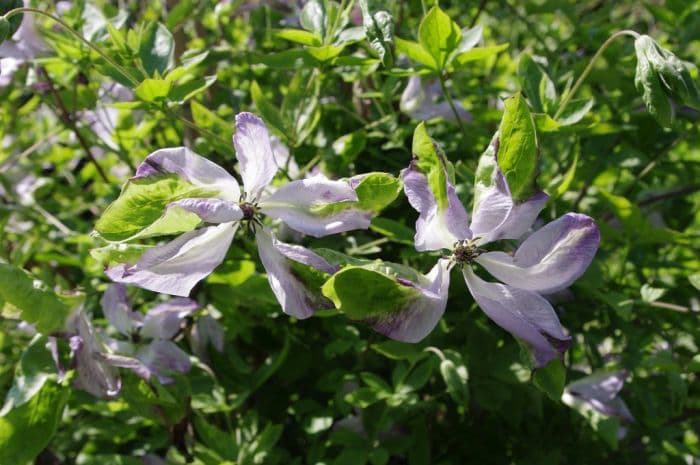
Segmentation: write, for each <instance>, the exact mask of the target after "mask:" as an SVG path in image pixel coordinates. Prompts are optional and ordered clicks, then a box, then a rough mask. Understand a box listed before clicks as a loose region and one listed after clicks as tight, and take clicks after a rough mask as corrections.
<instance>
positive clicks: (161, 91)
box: [134, 79, 173, 102]
mask: <svg viewBox="0 0 700 465" xmlns="http://www.w3.org/2000/svg"><path fill="white" fill-rule="evenodd" d="M172 84H173V83H172V82H170V81H166V80H165V79H144V80H143V82H141V84H139V85H138V87H136V89H134V94H135V95H136V96H137V97H138V98H140V99H141V100H143V101H144V102H157V101H164V100H165V98H166V97H167V96H168V93H170V87H171V86H172Z"/></svg>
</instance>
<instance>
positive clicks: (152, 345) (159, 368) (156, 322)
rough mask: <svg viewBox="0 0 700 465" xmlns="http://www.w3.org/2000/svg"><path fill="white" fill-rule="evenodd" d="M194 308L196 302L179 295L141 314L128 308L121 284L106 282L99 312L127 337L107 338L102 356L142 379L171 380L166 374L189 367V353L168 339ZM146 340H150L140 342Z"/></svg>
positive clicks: (108, 361)
mask: <svg viewBox="0 0 700 465" xmlns="http://www.w3.org/2000/svg"><path fill="white" fill-rule="evenodd" d="M198 309H199V305H198V304H197V302H195V301H193V300H190V299H187V298H183V297H179V298H175V299H171V300H168V301H166V302H163V303H160V304H158V305H156V306H155V307H153V308H152V309H150V310H149V311H148V312H147V313H146V314H145V315H144V314H142V313H140V312H135V311H133V310H132V309H131V305H129V302H128V300H127V295H126V287H125V286H124V285H122V284H112V285H110V286H109V287H108V288H107V290H106V291H105V293H104V295H103V296H102V311H103V312H104V315H105V318H107V321H109V323H110V324H111V325H112V326H114V328H116V329H117V331H119V332H120V333H121V334H122V335H124V336H127V337H128V338H130V340H129V341H123V340H110V341H109V346H110V349H111V351H110V352H107V351H105V352H104V353H103V358H104V359H105V360H106V361H107V363H109V364H110V365H112V366H115V367H121V368H129V369H131V370H133V371H134V372H135V373H136V374H137V375H138V376H140V377H142V378H143V379H145V380H149V379H150V378H151V376H153V375H155V376H157V377H158V379H159V381H160V382H161V383H169V382H172V381H173V379H172V378H171V377H170V376H169V375H170V374H172V373H187V372H188V371H189V370H190V368H191V366H192V365H191V363H190V358H189V355H187V354H186V353H185V352H184V351H183V350H182V349H180V348H179V347H178V346H177V344H175V343H174V342H173V341H172V339H173V338H174V337H176V336H177V335H178V333H179V332H180V330H181V328H182V326H183V324H184V321H185V319H186V318H187V317H189V316H191V315H192V314H193V313H194V312H196V311H197V310H198ZM146 340H149V341H150V342H149V343H147V344H144V343H142V341H146ZM135 341H139V342H138V343H137V342H135Z"/></svg>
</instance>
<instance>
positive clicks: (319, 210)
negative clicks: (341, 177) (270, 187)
mask: <svg viewBox="0 0 700 465" xmlns="http://www.w3.org/2000/svg"><path fill="white" fill-rule="evenodd" d="M357 200H358V198H357V193H356V192H355V191H354V190H353V188H352V187H351V186H350V183H348V182H346V181H332V180H330V179H328V178H326V177H325V176H322V175H317V176H314V177H312V178H308V179H302V180H299V181H292V182H290V183H287V184H285V185H284V186H282V187H280V188H279V189H277V190H276V191H275V192H274V193H273V194H272V195H270V196H269V197H267V198H265V199H264V200H263V201H261V202H260V211H262V212H263V213H264V214H266V215H269V216H271V217H273V218H279V219H281V220H282V221H284V222H285V223H287V225H289V226H290V227H291V228H292V229H295V230H297V231H299V232H302V233H304V234H309V235H311V236H314V237H322V236H327V235H329V234H337V233H340V232H345V231H352V230H354V229H367V228H368V227H369V223H370V220H371V218H372V214H371V212H364V211H361V210H359V209H358V208H356V207H354V206H352V205H343V204H344V203H349V202H355V201H357Z"/></svg>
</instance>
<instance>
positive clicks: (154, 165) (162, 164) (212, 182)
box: [132, 147, 241, 202]
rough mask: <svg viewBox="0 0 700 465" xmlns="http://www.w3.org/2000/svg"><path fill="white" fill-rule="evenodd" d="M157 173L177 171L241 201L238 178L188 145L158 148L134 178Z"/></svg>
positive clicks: (200, 184) (195, 182)
mask: <svg viewBox="0 0 700 465" xmlns="http://www.w3.org/2000/svg"><path fill="white" fill-rule="evenodd" d="M157 174H177V175H178V176H182V177H183V178H185V179H186V180H188V181H189V182H191V183H192V184H194V185H196V186H200V187H206V188H210V189H211V188H213V189H218V191H219V193H220V194H219V196H220V197H221V198H222V199H226V200H229V201H232V202H238V201H239V200H240V197H241V191H240V188H239V186H238V182H237V181H236V179H235V178H234V177H233V176H231V175H230V174H229V173H228V172H226V170H225V169H223V168H222V167H220V166H219V165H217V164H216V163H214V162H211V161H209V160H207V159H206V158H204V157H202V156H200V155H197V154H196V153H194V152H193V151H191V150H190V149H188V148H187V147H174V148H167V149H160V150H156V151H155V152H153V153H152V154H150V155H149V156H148V157H146V159H145V160H144V161H143V162H142V163H141V164H140V165H139V167H138V169H137V170H136V175H135V176H134V178H132V179H138V178H144V177H148V176H154V175H157Z"/></svg>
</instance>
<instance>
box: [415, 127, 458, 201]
mask: <svg viewBox="0 0 700 465" xmlns="http://www.w3.org/2000/svg"><path fill="white" fill-rule="evenodd" d="M412 151H413V156H414V158H415V160H416V163H415V164H416V166H417V167H418V169H419V170H420V171H421V172H423V174H425V176H426V177H427V178H428V185H429V187H430V191H431V192H432V193H433V196H434V197H435V201H436V202H437V205H438V209H439V210H444V209H445V208H447V207H448V204H449V198H448V195H447V181H448V178H447V175H448V169H449V166H450V165H448V162H447V160H446V158H445V155H444V154H443V153H442V151H441V150H440V148H439V147H438V146H437V144H435V142H433V140H432V139H431V138H430V136H429V135H428V131H427V130H426V129H425V123H420V124H419V125H418V126H416V129H415V131H414V132H413V146H412Z"/></svg>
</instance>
